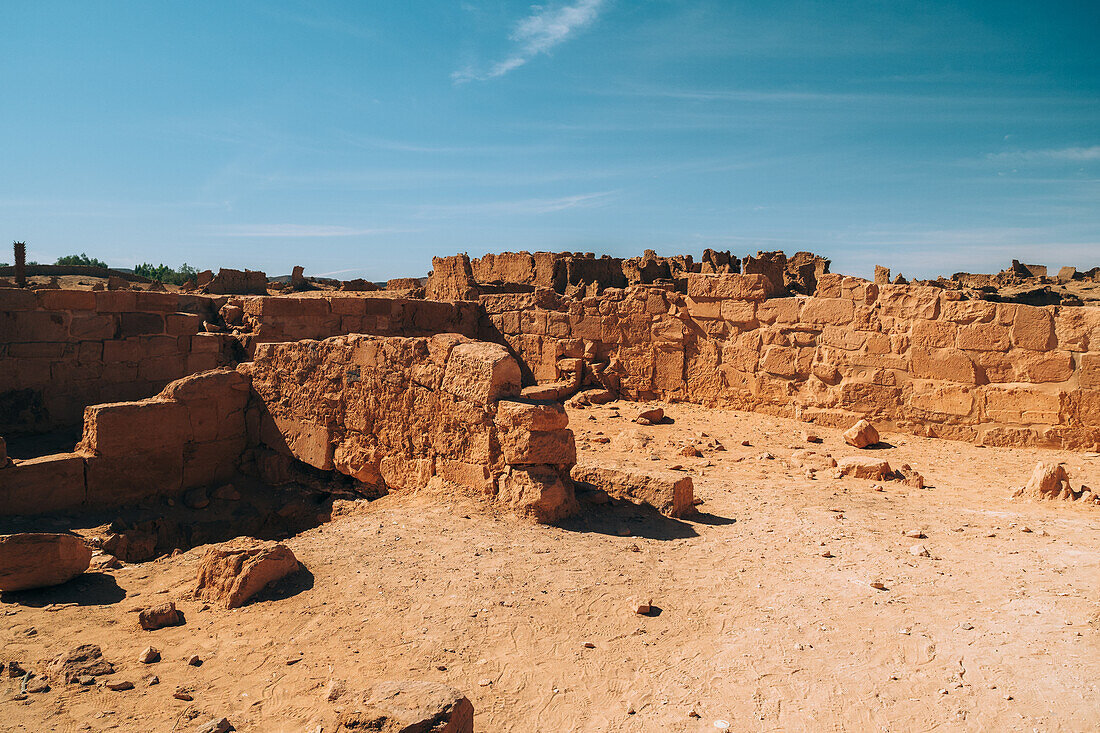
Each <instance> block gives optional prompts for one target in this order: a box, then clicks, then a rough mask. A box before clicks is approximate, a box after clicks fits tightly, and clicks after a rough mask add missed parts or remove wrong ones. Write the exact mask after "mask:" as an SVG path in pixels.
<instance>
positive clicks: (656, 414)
mask: <svg viewBox="0 0 1100 733" xmlns="http://www.w3.org/2000/svg"><path fill="white" fill-rule="evenodd" d="M664 419H665V411H664V409H662V408H660V407H651V408H649V409H646V410H642V411H641V412H639V413H638V416H637V417H635V418H634V422H636V423H638V424H639V425H656V424H657V423H659V422H661V421H662V420H664Z"/></svg>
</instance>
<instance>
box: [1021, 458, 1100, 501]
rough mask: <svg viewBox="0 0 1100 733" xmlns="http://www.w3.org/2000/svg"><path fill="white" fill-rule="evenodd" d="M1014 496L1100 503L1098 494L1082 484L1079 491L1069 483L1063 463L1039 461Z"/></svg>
mask: <svg viewBox="0 0 1100 733" xmlns="http://www.w3.org/2000/svg"><path fill="white" fill-rule="evenodd" d="M1013 496H1029V497H1031V498H1033V499H1066V500H1070V501H1076V500H1078V499H1084V500H1085V503H1087V504H1094V503H1098V500H1097V495H1096V494H1095V493H1094V492H1093V491H1092V490H1090V489H1088V488H1087V487H1084V486H1082V487H1081V488H1080V489H1078V490H1077V491H1074V490H1073V488H1072V487H1071V486H1070V485H1069V474H1067V473H1066V467H1065V466H1063V465H1062V464H1061V463H1045V462H1043V461H1039V462H1038V463H1036V464H1035V468H1034V470H1032V472H1031V478H1030V479H1028V482H1027V484H1026V485H1025V486H1023V487H1022V488H1020V489H1017V490H1016V492H1015V493H1013Z"/></svg>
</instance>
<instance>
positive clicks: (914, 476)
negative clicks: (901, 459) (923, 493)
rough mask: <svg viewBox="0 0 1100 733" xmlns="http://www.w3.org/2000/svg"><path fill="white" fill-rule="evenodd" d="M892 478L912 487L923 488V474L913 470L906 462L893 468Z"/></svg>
mask: <svg viewBox="0 0 1100 733" xmlns="http://www.w3.org/2000/svg"><path fill="white" fill-rule="evenodd" d="M894 479H895V480H897V481H901V482H902V483H904V484H905V485H906V486H909V487H911V488H914V489H923V488H924V476H921V475H920V474H919V473H917V472H916V471H914V470H913V467H912V466H910V465H909V464H908V463H903V464H901V467H900V468H898V469H895V471H894Z"/></svg>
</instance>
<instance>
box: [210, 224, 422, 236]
mask: <svg viewBox="0 0 1100 733" xmlns="http://www.w3.org/2000/svg"><path fill="white" fill-rule="evenodd" d="M398 231H402V230H399V229H356V228H354V227H342V226H331V225H327V224H252V225H249V224H246V225H241V226H225V227H214V228H212V229H211V230H210V233H211V234H213V235H215V236H220V237H354V236H362V235H367V234H392V233H394V232H398Z"/></svg>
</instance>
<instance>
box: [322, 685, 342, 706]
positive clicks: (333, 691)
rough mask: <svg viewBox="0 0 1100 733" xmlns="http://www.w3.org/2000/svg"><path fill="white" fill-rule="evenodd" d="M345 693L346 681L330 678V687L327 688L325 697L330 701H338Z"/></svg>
mask: <svg viewBox="0 0 1100 733" xmlns="http://www.w3.org/2000/svg"><path fill="white" fill-rule="evenodd" d="M343 694H344V683H343V682H341V681H340V680H329V683H328V687H326V688H325V699H326V700H328V701H329V702H336V701H337V700H338V699H340V696H341V695H343Z"/></svg>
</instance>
